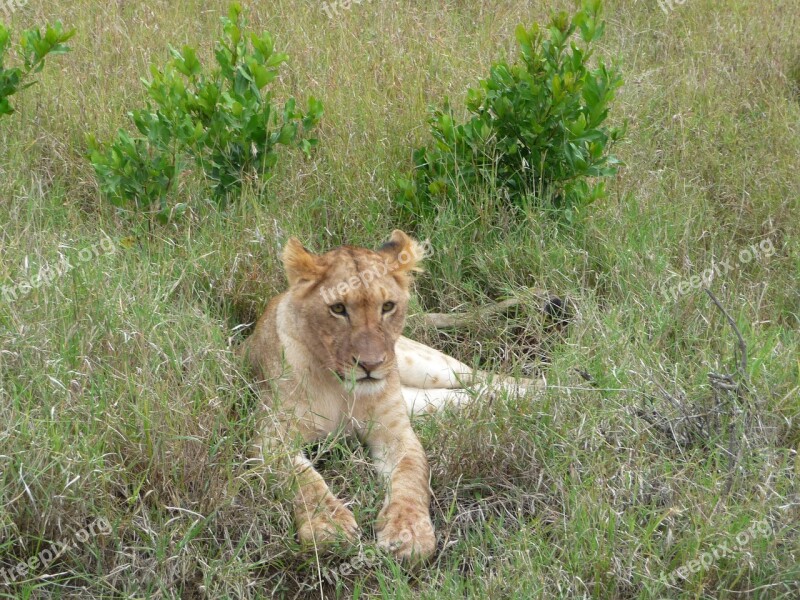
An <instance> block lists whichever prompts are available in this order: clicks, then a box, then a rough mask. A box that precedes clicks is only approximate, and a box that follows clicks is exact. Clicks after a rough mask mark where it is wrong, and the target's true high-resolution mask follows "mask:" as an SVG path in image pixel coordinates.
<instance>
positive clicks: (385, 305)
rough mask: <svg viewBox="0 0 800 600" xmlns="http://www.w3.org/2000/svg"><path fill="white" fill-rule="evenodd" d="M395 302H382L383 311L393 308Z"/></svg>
mask: <svg viewBox="0 0 800 600" xmlns="http://www.w3.org/2000/svg"><path fill="white" fill-rule="evenodd" d="M394 307H395V303H394V302H384V303H383V312H384V313H388V312H392V311H393V310H394Z"/></svg>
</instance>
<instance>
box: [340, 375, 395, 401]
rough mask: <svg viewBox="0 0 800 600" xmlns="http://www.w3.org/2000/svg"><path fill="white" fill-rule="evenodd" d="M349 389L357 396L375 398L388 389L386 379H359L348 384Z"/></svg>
mask: <svg viewBox="0 0 800 600" xmlns="http://www.w3.org/2000/svg"><path fill="white" fill-rule="evenodd" d="M347 389H348V390H350V391H352V392H353V393H354V394H355V395H356V396H373V395H375V394H380V393H381V392H383V390H385V389H386V379H385V378H383V377H382V378H380V379H358V380H356V381H354V382H352V383H348V384H347Z"/></svg>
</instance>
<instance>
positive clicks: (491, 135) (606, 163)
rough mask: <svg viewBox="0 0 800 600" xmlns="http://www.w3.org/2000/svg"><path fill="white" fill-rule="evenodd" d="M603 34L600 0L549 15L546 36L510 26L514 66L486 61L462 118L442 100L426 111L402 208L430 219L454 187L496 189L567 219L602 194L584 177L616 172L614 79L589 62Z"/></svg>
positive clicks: (402, 188) (402, 187)
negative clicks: (423, 142) (421, 144)
mask: <svg viewBox="0 0 800 600" xmlns="http://www.w3.org/2000/svg"><path fill="white" fill-rule="evenodd" d="M603 30H604V22H603V21H602V20H601V2H600V0H584V2H583V7H582V9H581V10H580V11H578V12H577V13H576V14H575V15H574V16H573V17H572V19H570V18H569V15H567V14H566V13H563V12H561V13H558V14H555V15H553V17H552V18H551V22H550V25H549V27H548V28H547V29H546V30H542V29H540V28H539V26H538V25H536V24H534V25H533V27H532V28H530V29H526V28H525V27H524V26H522V25H520V26H518V27H517V30H516V38H517V41H518V43H519V46H520V53H521V61H520V62H518V63H516V64H514V65H509V64H508V63H506V62H498V63H495V64H494V65H493V66H492V68H491V70H490V74H489V78H488V79H485V80H482V81H481V82H480V87H479V88H478V89H470V90H469V91H468V95H467V109H468V111H469V113H470V114H471V117H470V118H469V120H468V121H466V122H464V123H456V118H455V116H454V114H453V111H452V109H451V108H450V106H449V104H448V103H447V102H445V106H444V108H442V109H439V110H435V111H433V113H432V116H431V118H430V120H429V123H430V128H431V134H432V136H433V138H434V145H433V146H431V147H427V148H419V149H417V150H416V151H415V152H414V154H413V161H414V170H413V173H412V176H411V177H410V178H408V179H400V180H399V181H398V183H399V194H398V199H397V202H398V204H399V205H400V207H401V208H402V209H403V211H404V212H406V213H410V215H411V216H412V217H430V216H432V215H433V214H434V213H435V211H436V209H437V206H440V205H443V204H446V202H447V201H451V200H453V199H455V198H456V197H457V191H466V192H467V193H469V191H479V190H496V191H500V192H501V193H502V195H503V196H504V197H505V198H507V199H508V200H509V201H510V202H511V203H512V204H517V205H519V204H521V203H523V202H526V201H528V199H529V198H533V199H534V201H536V202H538V203H539V204H540V205H542V206H545V207H549V208H554V209H556V210H557V212H558V214H560V215H563V216H565V217H566V218H567V219H568V220H570V221H571V220H574V219H575V218H576V216H577V215H578V214H579V213H580V212H581V211H582V210H583V209H584V208H585V207H586V206H587V205H589V204H590V203H592V202H593V201H595V200H597V199H598V198H601V197H603V195H604V183H603V182H602V181H599V182H595V183H592V182H591V179H592V178H598V177H606V176H609V175H613V174H614V173H616V170H617V165H618V163H619V161H618V160H617V159H616V158H614V157H613V156H612V155H610V154H609V150H610V146H611V145H612V143H613V142H615V141H616V140H617V139H619V137H620V136H621V135H622V133H623V131H622V129H616V128H608V127H606V126H604V125H603V123H604V122H605V120H606V117H607V116H608V107H609V103H610V102H611V101H612V100H613V99H614V96H615V90H616V89H617V88H619V87H620V86H621V85H622V78H621V76H620V75H619V73H618V72H617V71H615V70H614V69H612V68H608V67H606V66H605V65H604V64H603V62H602V61H598V64H597V66H596V67H594V68H591V67H590V66H589V64H590V60H591V58H592V56H593V54H594V51H593V45H594V44H595V42H596V41H597V40H598V39H600V37H601V36H602V35H603ZM576 31H577V32H579V37H580V41H581V42H582V43H580V44H576V42H575V41H574V39H573V38H574V35H573V34H575V32H576Z"/></svg>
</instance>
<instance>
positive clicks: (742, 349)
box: [703, 288, 747, 379]
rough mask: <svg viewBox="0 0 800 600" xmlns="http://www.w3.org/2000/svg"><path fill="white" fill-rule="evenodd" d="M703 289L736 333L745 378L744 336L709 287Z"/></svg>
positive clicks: (745, 347) (745, 351)
mask: <svg viewBox="0 0 800 600" xmlns="http://www.w3.org/2000/svg"><path fill="white" fill-rule="evenodd" d="M703 290H704V291H705V293H706V294H708V297H709V298H711V301H712V302H713V303H714V304H716V305H717V308H718V309H719V310H720V311H721V312H722V314H723V315H725V318H726V319H727V320H728V323H730V325H731V327H732V328H733V332H734V333H735V334H736V337H737V338H738V340H739V352H740V353H741V355H742V360H741V363H740V365H739V368H740V369H741V372H742V376H743V377H744V378H745V379H747V344H745V343H744V338H743V337H742V334H741V333H740V332H739V328H738V327H737V326H736V321H734V320H733V318H732V317H731V316H730V315H729V314H728V311H727V310H725V307H724V306H722V304H720V301H719V300H717V297H716V296H715V295H714V293H713V292H712V291H711V290H710V289H708V288H703Z"/></svg>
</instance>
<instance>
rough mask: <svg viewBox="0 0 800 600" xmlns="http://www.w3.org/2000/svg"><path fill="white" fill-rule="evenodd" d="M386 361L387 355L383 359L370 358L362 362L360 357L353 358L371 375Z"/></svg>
mask: <svg viewBox="0 0 800 600" xmlns="http://www.w3.org/2000/svg"><path fill="white" fill-rule="evenodd" d="M385 361H386V355H385V354H384V355H383V356H381V357H375V358H370V359H368V360H360V359H359V358H358V357H356V356H354V357H353V362H354V363H355V364H356V365H358V366H359V367H361V368H362V369H364V370H365V371H366V372H367V373H371V372H372V371H375V370H376V369H378V368H379V367H380V366H381V365H382V364H383V363H384V362H385Z"/></svg>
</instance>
